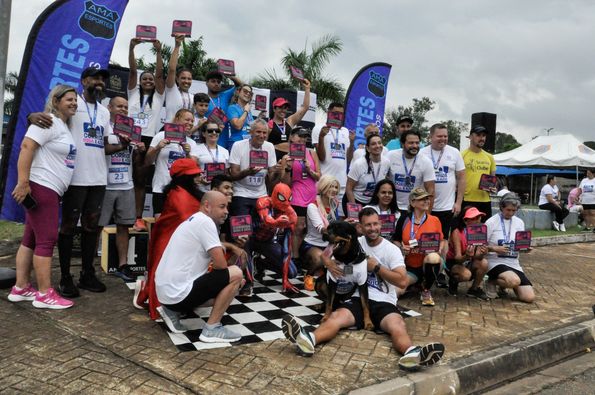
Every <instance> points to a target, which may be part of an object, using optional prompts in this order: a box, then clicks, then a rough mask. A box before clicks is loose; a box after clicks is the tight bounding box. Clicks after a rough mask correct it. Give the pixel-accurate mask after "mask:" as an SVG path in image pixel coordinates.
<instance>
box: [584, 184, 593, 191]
mask: <svg viewBox="0 0 595 395" xmlns="http://www.w3.org/2000/svg"><path fill="white" fill-rule="evenodd" d="M583 192H587V193H591V192H593V185H589V184H585V185H583Z"/></svg>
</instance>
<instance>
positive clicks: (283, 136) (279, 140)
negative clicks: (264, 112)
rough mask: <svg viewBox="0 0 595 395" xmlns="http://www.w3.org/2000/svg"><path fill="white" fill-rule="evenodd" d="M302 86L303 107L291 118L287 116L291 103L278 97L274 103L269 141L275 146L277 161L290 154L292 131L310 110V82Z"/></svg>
mask: <svg viewBox="0 0 595 395" xmlns="http://www.w3.org/2000/svg"><path fill="white" fill-rule="evenodd" d="M302 84H303V87H304V101H303V102H302V105H301V107H300V108H298V109H297V111H296V112H295V113H293V114H291V115H290V116H289V117H288V116H287V112H288V111H289V105H290V103H289V102H288V101H287V100H286V99H284V98H283V97H277V98H276V99H274V100H273V103H272V106H273V118H272V119H271V120H270V121H269V129H270V130H271V132H270V133H269V137H268V139H267V141H269V142H270V143H272V144H273V145H274V146H275V153H276V155H277V160H279V159H281V158H282V157H283V155H285V154H286V153H288V152H289V143H288V140H289V138H290V136H291V130H292V129H293V128H295V127H296V126H298V125H299V123H300V122H301V121H302V119H303V118H304V116H305V115H306V113H307V112H308V109H309V108H310V81H308V80H307V79H304V80H303V82H302Z"/></svg>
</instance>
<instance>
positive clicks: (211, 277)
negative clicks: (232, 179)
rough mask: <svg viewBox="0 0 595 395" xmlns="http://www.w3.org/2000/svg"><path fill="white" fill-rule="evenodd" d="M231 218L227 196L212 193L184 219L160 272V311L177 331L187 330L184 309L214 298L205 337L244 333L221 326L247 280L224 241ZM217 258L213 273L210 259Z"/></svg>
mask: <svg viewBox="0 0 595 395" xmlns="http://www.w3.org/2000/svg"><path fill="white" fill-rule="evenodd" d="M226 217H227V197H226V196H225V195H223V194H222V193H221V192H216V191H209V192H207V193H205V194H204V196H203V198H202V200H201V202H200V211H199V212H197V213H196V214H193V215H192V216H191V217H190V218H188V219H187V220H186V221H184V222H182V223H181V224H180V225H179V226H178V228H177V229H176V230H175V232H174V233H173V235H172V237H171V239H170V240H169V243H168V244H167V247H166V248H165V251H164V252H163V256H162V257H161V261H160V262H159V266H158V267H157V272H156V273H155V287H156V291H157V298H158V299H159V302H160V303H161V307H159V309H158V311H159V313H160V314H161V317H162V318H163V321H164V322H165V323H166V324H167V326H168V328H169V329H170V330H171V331H172V332H174V333H182V332H184V331H185V330H186V329H187V328H185V327H184V325H183V324H182V323H180V313H185V312H190V311H192V310H193V309H195V308H196V307H198V306H200V305H203V304H205V303H206V302H207V301H209V300H211V299H214V302H213V310H212V311H211V315H210V317H209V319H208V321H207V323H206V325H205V327H204V328H203V329H202V333H201V334H200V340H201V341H203V342H207V343H217V342H226V343H227V342H235V341H238V340H240V338H241V335H239V334H237V333H235V332H233V331H231V330H230V329H228V328H226V327H224V326H223V325H221V317H222V316H223V314H224V313H225V310H227V308H228V307H229V305H230V303H231V301H232V300H233V298H234V296H235V295H236V294H237V292H238V290H239V288H240V286H241V285H242V283H243V280H242V277H243V276H242V270H241V269H240V268H239V267H238V266H229V267H228V265H227V261H226V260H225V254H224V251H223V247H222V245H221V242H220V241H219V232H218V230H217V228H218V226H219V225H221V224H222V223H223V222H224V221H225V219H226ZM211 262H212V269H213V270H212V271H209V263H211Z"/></svg>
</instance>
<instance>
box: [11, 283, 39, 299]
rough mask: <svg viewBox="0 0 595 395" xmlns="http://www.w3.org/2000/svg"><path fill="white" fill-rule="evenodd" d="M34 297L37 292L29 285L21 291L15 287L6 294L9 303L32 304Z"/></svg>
mask: <svg viewBox="0 0 595 395" xmlns="http://www.w3.org/2000/svg"><path fill="white" fill-rule="evenodd" d="M35 296H37V290H36V289H35V288H33V286H32V285H31V284H27V286H26V287H25V288H23V289H17V286H16V285H15V286H14V287H12V289H11V290H10V293H9V294H8V300H10V301H11V302H25V301H28V302H32V301H34V300H35Z"/></svg>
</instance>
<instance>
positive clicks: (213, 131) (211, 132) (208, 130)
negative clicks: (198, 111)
mask: <svg viewBox="0 0 595 395" xmlns="http://www.w3.org/2000/svg"><path fill="white" fill-rule="evenodd" d="M207 133H208V134H213V133H219V129H207Z"/></svg>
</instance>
